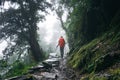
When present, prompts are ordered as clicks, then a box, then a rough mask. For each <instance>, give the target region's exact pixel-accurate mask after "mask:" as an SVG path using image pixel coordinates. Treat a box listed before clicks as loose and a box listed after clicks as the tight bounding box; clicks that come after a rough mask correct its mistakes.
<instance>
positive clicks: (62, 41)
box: [57, 36, 65, 58]
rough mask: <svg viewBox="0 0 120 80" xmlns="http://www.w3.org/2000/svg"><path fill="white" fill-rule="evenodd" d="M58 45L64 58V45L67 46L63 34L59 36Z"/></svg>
mask: <svg viewBox="0 0 120 80" xmlns="http://www.w3.org/2000/svg"><path fill="white" fill-rule="evenodd" d="M58 46H59V47H60V54H61V58H63V56H64V47H65V40H64V38H63V36H61V37H60V38H59V41H58V45H57V47H58Z"/></svg>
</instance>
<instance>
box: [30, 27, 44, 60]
mask: <svg viewBox="0 0 120 80" xmlns="http://www.w3.org/2000/svg"><path fill="white" fill-rule="evenodd" d="M29 44H30V48H31V52H32V55H33V57H34V59H35V61H41V60H43V59H44V55H43V51H42V48H40V45H39V43H38V40H37V37H36V30H35V29H31V30H30V39H29Z"/></svg>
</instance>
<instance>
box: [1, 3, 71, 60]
mask: <svg viewBox="0 0 120 80" xmlns="http://www.w3.org/2000/svg"><path fill="white" fill-rule="evenodd" d="M6 8H8V6H7V4H6ZM63 20H64V21H65V20H66V13H65V14H64V16H63ZM37 26H38V27H39V29H38V37H39V43H40V46H41V47H42V49H43V50H45V51H46V52H51V53H58V54H60V52H59V47H58V48H56V46H57V44H58V39H59V37H60V36H63V37H64V38H65V41H66V46H65V53H67V52H68V51H69V47H68V43H67V37H66V34H65V31H64V30H63V29H62V28H61V23H60V21H59V20H58V19H57V16H56V15H55V13H53V12H51V11H50V14H49V15H47V16H46V20H45V21H43V22H39V23H38V24H37ZM5 47H7V42H6V41H3V42H2V43H0V59H1V58H2V57H3V54H2V51H3V50H4V49H5Z"/></svg>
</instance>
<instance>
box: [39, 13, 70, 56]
mask: <svg viewBox="0 0 120 80" xmlns="http://www.w3.org/2000/svg"><path fill="white" fill-rule="evenodd" d="M63 19H64V20H65V19H66V16H63ZM38 26H39V30H38V33H39V34H40V35H39V39H40V44H41V46H42V48H43V49H44V50H45V51H48V50H51V52H52V53H58V54H60V52H59V47H58V48H56V46H57V44H58V39H59V37H60V36H63V37H64V39H65V42H66V45H65V53H67V52H68V51H69V47H68V43H67V36H66V33H65V31H64V30H63V29H62V27H61V23H60V21H59V20H58V19H57V16H56V15H55V14H53V13H52V12H51V13H50V14H49V15H47V16H46V21H44V22H40V23H38Z"/></svg>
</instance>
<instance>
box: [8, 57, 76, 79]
mask: <svg viewBox="0 0 120 80" xmlns="http://www.w3.org/2000/svg"><path fill="white" fill-rule="evenodd" d="M66 60H67V59H66V58H64V59H61V58H59V57H52V58H49V59H47V60H45V61H43V62H42V63H40V64H38V65H37V66H34V67H32V68H30V69H29V71H28V73H26V74H24V75H22V76H16V77H12V78H9V79H6V80H70V78H72V77H75V75H74V72H72V70H69V69H67V67H66Z"/></svg>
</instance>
